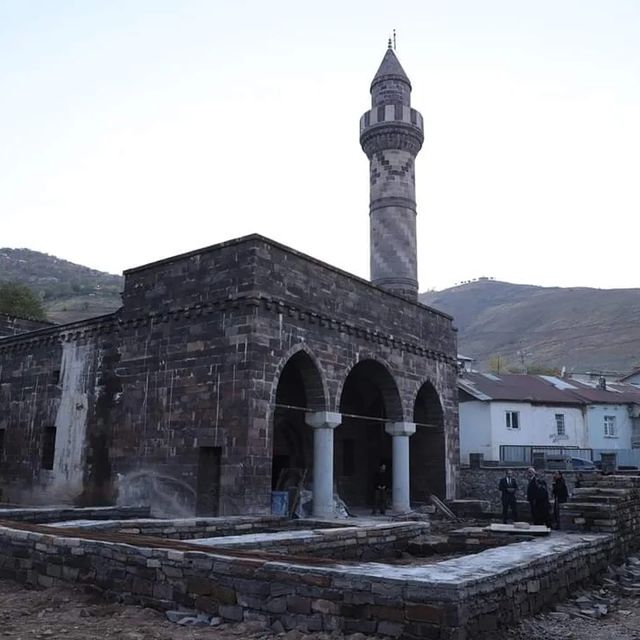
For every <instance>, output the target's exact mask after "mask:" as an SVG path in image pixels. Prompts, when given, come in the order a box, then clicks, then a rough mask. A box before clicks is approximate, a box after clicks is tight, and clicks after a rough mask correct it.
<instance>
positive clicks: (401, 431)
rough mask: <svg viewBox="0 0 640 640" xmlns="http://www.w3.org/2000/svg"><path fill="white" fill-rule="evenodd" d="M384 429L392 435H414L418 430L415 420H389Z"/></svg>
mask: <svg viewBox="0 0 640 640" xmlns="http://www.w3.org/2000/svg"><path fill="white" fill-rule="evenodd" d="M384 430H385V431H386V432H387V433H388V434H389V435H390V436H412V435H413V434H414V433H415V432H416V423H415V422H389V423H388V424H387V425H386V426H385V428H384Z"/></svg>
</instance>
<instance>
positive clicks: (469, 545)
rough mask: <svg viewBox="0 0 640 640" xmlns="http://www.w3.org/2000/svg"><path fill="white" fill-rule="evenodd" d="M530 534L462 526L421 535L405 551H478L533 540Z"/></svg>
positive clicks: (425, 553) (416, 554)
mask: <svg viewBox="0 0 640 640" xmlns="http://www.w3.org/2000/svg"><path fill="white" fill-rule="evenodd" d="M533 539H534V536H532V535H526V534H522V535H517V534H513V533H500V532H496V531H488V530H486V529H485V528H483V527H464V528H462V529H456V530H454V531H449V532H448V533H447V534H445V535H435V536H433V535H430V536H423V537H421V538H418V539H416V540H412V541H411V542H410V543H409V546H408V547H407V551H408V552H409V553H410V554H412V555H415V556H420V557H422V556H430V555H434V554H445V553H478V552H479V551H484V550H485V549H493V548H495V547H503V546H505V545H508V544H515V543H516V542H525V541H528V540H533Z"/></svg>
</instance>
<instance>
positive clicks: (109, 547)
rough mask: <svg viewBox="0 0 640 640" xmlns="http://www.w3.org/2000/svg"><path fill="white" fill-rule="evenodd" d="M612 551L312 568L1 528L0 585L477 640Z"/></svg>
mask: <svg viewBox="0 0 640 640" xmlns="http://www.w3.org/2000/svg"><path fill="white" fill-rule="evenodd" d="M183 544H184V543H183ZM612 546H613V537H612V536H609V535H603V534H583V535H581V536H570V535H567V534H558V535H556V536H555V537H554V538H553V539H549V538H547V539H538V540H534V541H531V542H522V543H518V544H515V545H509V547H506V548H501V549H492V550H488V551H483V552H481V553H478V554H474V555H472V556H467V557H464V558H457V559H453V560H449V561H445V562H441V563H438V564H433V565H427V566H421V567H415V566H409V567H405V566H392V565H384V564H379V563H370V564H353V563H351V564H349V565H340V564H333V565H330V566H326V565H323V566H314V565H309V564H306V565H305V563H304V562H302V561H299V560H296V561H295V563H286V562H275V561H269V560H265V559H260V558H248V557H243V558H232V557H228V556H225V555H222V554H214V553H206V552H197V551H178V550H170V549H156V548H141V547H135V546H132V545H131V544H118V543H113V542H105V541H98V540H85V539H78V538H68V537H61V536H58V535H50V534H45V533H40V532H37V533H36V532H32V531H19V530H15V529H9V528H6V527H0V576H2V577H4V578H10V579H14V580H18V581H20V582H25V583H28V584H33V585H40V586H44V587H48V586H53V585H55V584H56V583H59V582H63V581H72V582H77V583H80V584H81V585H82V584H85V585H90V586H91V587H92V588H94V589H95V588H99V589H101V590H103V591H104V593H105V594H106V595H108V596H112V597H115V598H117V599H119V600H121V601H124V602H138V603H142V604H144V605H146V606H151V607H154V608H158V609H173V608H176V607H188V608H195V609H197V610H199V611H203V612H206V613H209V614H212V615H218V616H220V617H222V618H223V619H225V620H230V621H240V620H261V621H264V622H265V623H266V624H274V623H275V622H276V621H279V622H280V624H282V626H283V627H284V628H285V629H293V628H295V629H301V630H308V631H320V630H325V631H332V630H340V631H341V632H344V633H353V632H358V631H359V632H362V633H365V634H374V633H375V634H379V635H386V636H391V637H396V638H399V637H402V638H440V639H442V640H454V639H455V640H466V639H469V640H470V639H472V638H473V639H479V638H489V637H491V636H492V635H494V634H495V630H496V629H498V628H499V627H501V626H504V625H506V624H508V623H511V622H513V621H514V620H517V619H518V618H519V617H521V616H523V615H527V614H529V613H532V612H535V611H537V610H539V609H540V608H541V607H543V606H544V605H545V604H546V603H549V602H556V601H557V600H558V599H560V598H562V597H563V596H564V595H566V593H567V590H568V589H569V588H570V587H571V586H572V585H574V584H576V583H579V582H581V581H583V580H587V579H589V578H591V577H593V576H594V575H596V574H598V573H601V572H602V571H603V570H604V568H605V567H606V564H607V561H608V558H609V554H610V552H611V548H612ZM292 560H293V559H292ZM488 568H491V574H488V573H487V570H488Z"/></svg>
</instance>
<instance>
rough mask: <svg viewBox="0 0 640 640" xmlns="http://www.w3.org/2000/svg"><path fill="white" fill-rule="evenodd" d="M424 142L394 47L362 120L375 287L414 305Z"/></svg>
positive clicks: (420, 126)
mask: <svg viewBox="0 0 640 640" xmlns="http://www.w3.org/2000/svg"><path fill="white" fill-rule="evenodd" d="M423 140H424V133H423V123H422V116H421V115H420V113H419V112H418V111H416V110H415V109H412V108H411V82H409V78H408V77H407V74H406V73H405V72H404V69H403V68H402V66H401V65H400V62H398V58H397V57H396V54H395V53H394V51H393V49H392V48H391V41H389V48H388V49H387V52H386V53H385V55H384V58H383V59H382V64H381V65H380V68H379V69H378V72H377V73H376V75H375V77H374V78H373V82H372V83H371V110H370V111H367V112H366V113H365V114H364V115H363V116H362V118H360V144H361V145H362V149H363V151H364V152H365V153H366V154H367V157H368V158H369V174H370V184H371V186H370V197H369V218H370V225H371V282H373V284H375V285H377V286H379V287H382V288H383V289H386V290H387V291H391V292H393V293H397V294H399V295H401V296H403V297H405V298H410V299H412V300H415V299H416V298H417V296H418V260H417V255H416V253H417V252H416V184H415V170H414V163H415V159H416V156H417V155H418V152H419V151H420V148H421V147H422V142H423Z"/></svg>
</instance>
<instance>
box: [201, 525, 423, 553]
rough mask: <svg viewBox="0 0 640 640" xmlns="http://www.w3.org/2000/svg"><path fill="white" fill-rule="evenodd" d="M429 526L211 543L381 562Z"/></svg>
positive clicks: (312, 532) (328, 531) (220, 546)
mask: <svg viewBox="0 0 640 640" xmlns="http://www.w3.org/2000/svg"><path fill="white" fill-rule="evenodd" d="M428 531H429V524H428V523H423V522H397V523H389V524H379V525H373V526H359V527H341V528H335V529H317V530H307V531H302V532H296V531H290V532H286V533H283V534H281V535H278V534H272V535H265V536H259V535H258V536H251V535H247V536H235V537H233V538H223V539H221V540H218V539H215V540H212V541H211V544H212V546H215V548H216V549H254V550H260V551H269V552H271V553H281V554H284V555H292V556H295V555H299V556H306V557H320V558H330V559H332V560H363V561H367V560H381V559H383V558H385V557H387V558H388V557H389V556H390V555H392V554H394V553H395V552H399V551H404V550H406V549H407V547H408V546H409V543H410V541H412V540H414V539H415V538H416V537H418V536H420V535H422V534H425V533H428Z"/></svg>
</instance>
